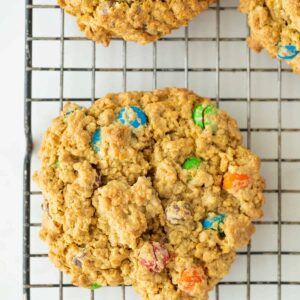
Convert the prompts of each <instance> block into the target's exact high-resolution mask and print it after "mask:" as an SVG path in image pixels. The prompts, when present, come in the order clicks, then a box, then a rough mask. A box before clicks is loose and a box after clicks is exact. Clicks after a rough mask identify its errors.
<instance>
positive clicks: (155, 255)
mask: <svg viewBox="0 0 300 300" xmlns="http://www.w3.org/2000/svg"><path fill="white" fill-rule="evenodd" d="M169 261H170V255H169V252H168V250H167V248H166V247H165V246H164V245H161V244H160V243H158V242H150V243H149V242H147V243H145V244H144V245H143V247H142V248H141V250H140V253H139V262H140V264H141V265H142V266H143V267H145V268H146V269H147V270H148V271H150V272H156V273H160V272H161V271H162V270H163V269H164V268H165V266H166V265H167V264H168V263H169Z"/></svg>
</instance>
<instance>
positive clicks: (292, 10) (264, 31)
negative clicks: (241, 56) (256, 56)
mask: <svg viewBox="0 0 300 300" xmlns="http://www.w3.org/2000/svg"><path fill="white" fill-rule="evenodd" d="M239 8H240V10H241V11H242V12H244V13H246V14H248V23H249V26H250V30H251V35H250V37H249V38H248V45H249V46H250V47H251V48H252V49H254V50H256V51H257V52H259V51H261V49H262V48H265V49H266V50H267V51H268V52H269V54H270V55H271V57H273V58H278V59H282V60H284V61H286V63H287V64H289V65H290V66H291V67H292V68H293V71H294V72H295V73H298V74H300V1H299V0H240V6H239Z"/></svg>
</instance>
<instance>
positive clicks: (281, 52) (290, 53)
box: [277, 45, 300, 60]
mask: <svg viewBox="0 0 300 300" xmlns="http://www.w3.org/2000/svg"><path fill="white" fill-rule="evenodd" d="M299 53H300V51H299V50H297V48H296V46H294V45H279V46H278V53H277V57H278V58H281V59H285V60H290V59H294V58H295V57H296V56H297V55H298V54H299Z"/></svg>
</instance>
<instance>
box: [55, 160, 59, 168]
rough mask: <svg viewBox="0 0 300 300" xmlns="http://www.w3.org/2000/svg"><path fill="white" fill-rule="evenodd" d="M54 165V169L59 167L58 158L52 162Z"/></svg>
mask: <svg viewBox="0 0 300 300" xmlns="http://www.w3.org/2000/svg"><path fill="white" fill-rule="evenodd" d="M54 166H55V168H56V169H57V168H59V167H60V161H59V160H58V159H57V160H56V161H55V162H54Z"/></svg>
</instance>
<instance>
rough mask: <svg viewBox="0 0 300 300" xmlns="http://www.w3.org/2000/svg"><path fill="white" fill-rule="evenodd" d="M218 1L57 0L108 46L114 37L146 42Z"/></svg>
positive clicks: (174, 27) (85, 31)
mask: <svg viewBox="0 0 300 300" xmlns="http://www.w3.org/2000/svg"><path fill="white" fill-rule="evenodd" d="M214 2H215V0H200V1H199V0H188V1H184V0H176V1H171V0H166V1H164V0H157V1H154V0H142V1H133V0H90V1H87V0H58V4H59V5H60V6H61V7H62V8H63V9H65V11H67V12H68V13H70V14H72V15H74V16H76V17H77V23H78V26H79V28H80V30H81V31H83V32H84V33H85V35H86V36H87V37H88V38H89V39H92V40H94V41H96V42H100V43H102V44H103V45H105V46H108V44H109V42H110V39H111V38H112V37H122V38H123V39H124V40H126V41H134V42H138V43H140V44H146V43H150V42H153V41H156V40H158V39H159V38H161V37H162V36H165V35H167V34H169V33H170V32H171V30H173V29H176V28H179V27H181V26H187V25H188V23H189V22H190V21H191V20H192V19H193V18H194V17H195V16H197V15H198V14H199V13H201V12H202V11H204V10H206V9H207V8H208V6H209V5H210V4H212V3H214Z"/></svg>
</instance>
